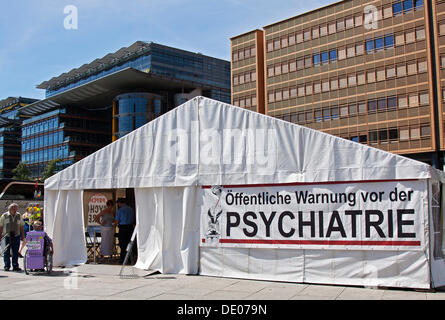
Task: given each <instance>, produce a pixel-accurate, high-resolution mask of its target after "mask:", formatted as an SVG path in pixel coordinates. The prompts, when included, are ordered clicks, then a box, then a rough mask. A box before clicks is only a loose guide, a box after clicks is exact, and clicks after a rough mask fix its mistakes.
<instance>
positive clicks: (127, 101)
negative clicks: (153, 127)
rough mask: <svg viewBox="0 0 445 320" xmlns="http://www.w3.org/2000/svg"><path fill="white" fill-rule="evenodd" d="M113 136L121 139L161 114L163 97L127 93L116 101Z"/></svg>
mask: <svg viewBox="0 0 445 320" xmlns="http://www.w3.org/2000/svg"><path fill="white" fill-rule="evenodd" d="M113 110H114V115H113V135H114V136H115V137H116V138H121V137H123V136H124V135H126V134H127V133H130V132H131V131H133V130H135V129H137V128H139V127H141V126H143V125H144V124H146V123H147V122H149V121H151V120H153V119H154V118H156V117H157V116H159V115H160V114H161V97H160V96H157V95H153V94H149V93H127V94H121V95H119V96H117V97H116V99H115V101H114V108H113Z"/></svg>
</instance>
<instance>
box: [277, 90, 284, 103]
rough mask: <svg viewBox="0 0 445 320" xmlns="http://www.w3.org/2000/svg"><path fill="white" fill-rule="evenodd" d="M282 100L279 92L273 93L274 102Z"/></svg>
mask: <svg viewBox="0 0 445 320" xmlns="http://www.w3.org/2000/svg"><path fill="white" fill-rule="evenodd" d="M282 99H283V94H282V93H281V91H280V90H278V91H276V92H275V101H281V100H282Z"/></svg>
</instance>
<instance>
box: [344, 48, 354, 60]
mask: <svg viewBox="0 0 445 320" xmlns="http://www.w3.org/2000/svg"><path fill="white" fill-rule="evenodd" d="M346 52H347V57H348V58H352V57H354V56H355V46H353V47H348V48H347V51H346Z"/></svg>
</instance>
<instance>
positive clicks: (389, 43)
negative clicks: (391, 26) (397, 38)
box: [385, 34, 394, 48]
mask: <svg viewBox="0 0 445 320" xmlns="http://www.w3.org/2000/svg"><path fill="white" fill-rule="evenodd" d="M390 47H394V35H392V34H391V35H389V36H385V48H390Z"/></svg>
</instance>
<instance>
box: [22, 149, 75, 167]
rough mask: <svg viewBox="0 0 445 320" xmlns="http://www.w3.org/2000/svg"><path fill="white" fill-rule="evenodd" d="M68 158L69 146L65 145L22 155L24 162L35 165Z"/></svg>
mask: <svg viewBox="0 0 445 320" xmlns="http://www.w3.org/2000/svg"><path fill="white" fill-rule="evenodd" d="M68 156H69V150H68V145H64V146H60V147H54V148H49V149H45V150H39V151H32V152H26V153H22V162H26V163H29V164H33V163H38V162H46V161H51V160H56V159H63V158H68Z"/></svg>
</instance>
